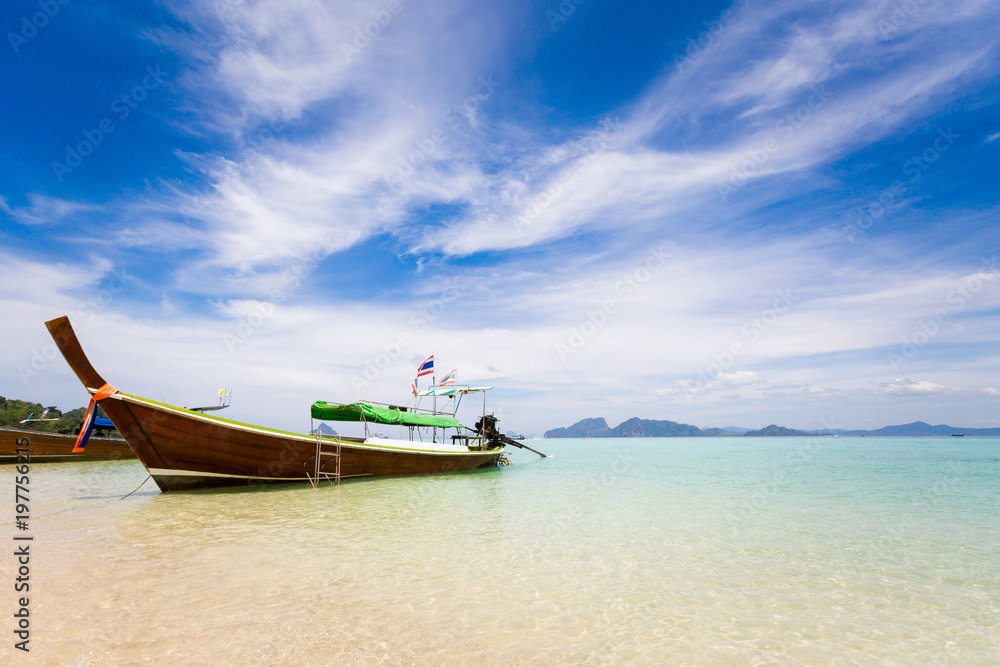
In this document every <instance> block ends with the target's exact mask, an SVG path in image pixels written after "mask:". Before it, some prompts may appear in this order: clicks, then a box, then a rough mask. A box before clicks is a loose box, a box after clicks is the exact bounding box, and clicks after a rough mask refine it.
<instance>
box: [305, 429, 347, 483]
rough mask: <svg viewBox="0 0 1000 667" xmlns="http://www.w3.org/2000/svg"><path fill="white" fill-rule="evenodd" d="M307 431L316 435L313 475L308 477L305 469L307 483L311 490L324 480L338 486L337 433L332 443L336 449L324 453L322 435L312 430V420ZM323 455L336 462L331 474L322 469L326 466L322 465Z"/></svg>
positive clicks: (338, 452) (338, 446) (339, 440)
mask: <svg viewBox="0 0 1000 667" xmlns="http://www.w3.org/2000/svg"><path fill="white" fill-rule="evenodd" d="M309 430H310V431H312V432H313V433H315V434H316V457H315V464H314V470H313V474H312V475H310V474H309V470H308V469H306V477H308V478H309V483H310V484H312V486H313V488H314V489H315V488H316V487H317V486H319V482H320V479H325V480H326V481H328V482H330V484H333V485H335V486H340V461H341V439H340V434H339V433H338V434H336V435H335V436H334V438H335V440H334V443H335V444H336V448H335V449H334V451H332V452H330V451H327V452H324V451H323V444H324V443H323V433H322V431H320V430H319V429H316V428H312V420H310V429H309ZM324 455H326V456H327V457H332V458H334V460H335V461H336V464H337V465H336V467H335V468H334V470H333V472H328V471H327V470H325V469H324V468H326V464H324V463H323V456H324Z"/></svg>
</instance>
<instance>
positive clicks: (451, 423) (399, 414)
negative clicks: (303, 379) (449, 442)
mask: <svg viewBox="0 0 1000 667" xmlns="http://www.w3.org/2000/svg"><path fill="white" fill-rule="evenodd" d="M312 416H313V419H321V420H324V421H326V420H329V421H341V422H360V421H366V422H371V423H373V424H399V425H401V426H436V427H437V428H463V426H462V425H461V424H460V423H459V421H458V420H457V419H455V418H454V417H442V416H440V415H427V414H419V413H416V412H403V411H401V410H397V409H395V408H380V407H377V406H374V405H371V404H370V403H327V402H326V401H316V402H315V403H313V405H312Z"/></svg>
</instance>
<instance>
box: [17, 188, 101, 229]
mask: <svg viewBox="0 0 1000 667" xmlns="http://www.w3.org/2000/svg"><path fill="white" fill-rule="evenodd" d="M27 198H28V205H27V206H11V205H10V203H9V202H8V200H7V198H6V197H0V211H3V212H4V213H6V214H7V215H9V216H10V217H11V218H13V219H14V220H15V221H17V222H19V223H20V224H22V225H56V224H59V223H62V222H64V221H67V220H72V219H73V218H74V217H75V216H78V215H80V214H84V213H93V212H94V211H98V210H100V208H101V207H100V206H98V205H96V204H91V203H89V202H80V201H70V200H66V199H60V198H58V197H50V196H48V195H43V194H37V193H32V194H29V195H28V197H27Z"/></svg>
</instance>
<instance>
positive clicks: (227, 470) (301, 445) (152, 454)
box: [46, 317, 503, 491]
mask: <svg viewBox="0 0 1000 667" xmlns="http://www.w3.org/2000/svg"><path fill="white" fill-rule="evenodd" d="M46 326H47V327H48V328H49V331H50V333H51V334H52V337H53V339H54V340H55V341H56V345H57V346H58V347H59V350H60V352H62V355H63V357H64V358H65V359H66V361H67V362H68V363H69V365H70V367H71V368H72V369H73V371H74V372H75V373H76V375H77V377H78V378H80V381H81V382H83V384H84V386H85V387H86V388H87V390H88V391H90V392H91V393H94V392H95V391H96V390H97V389H98V388H99V387H101V386H103V385H104V384H105V382H104V379H103V378H102V377H101V376H100V375H99V374H98V373H97V371H95V370H94V368H93V367H92V366H91V365H90V361H89V360H88V359H87V357H86V355H84V353H83V349H82V348H81V347H80V344H79V341H78V340H77V338H76V335H75V333H74V332H73V328H72V326H71V325H70V323H69V320H68V319H67V318H65V317H61V318H58V319H56V320H52V321H50V322H47V323H46ZM101 408H102V409H103V410H104V412H105V414H107V415H108V417H109V418H110V419H111V421H112V422H113V423H114V425H115V428H117V429H118V431H119V432H120V433H121V434H122V435H123V436H124V437H125V440H126V441H127V442H128V444H129V445H130V446H131V448H132V450H133V451H134V452H135V454H136V455H137V456H138V457H139V460H140V461H141V462H142V464H143V465H144V466H146V469H147V470H148V471H149V474H150V475H151V476H152V477H153V480H154V481H155V482H156V484H157V486H159V487H160V489H161V490H163V491H177V490H183V489H198V488H211V487H222V486H241V485H243V486H245V485H251V486H252V485H259V484H269V483H288V482H302V481H308V480H309V478H310V476H315V472H316V469H317V466H316V457H317V454H318V455H319V457H320V461H321V465H320V466H319V470H320V472H321V473H329V474H332V473H333V472H335V470H336V463H337V460H336V459H337V457H336V456H335V454H336V453H337V440H336V439H331V438H324V439H323V440H322V441H319V442H318V441H317V438H316V436H311V435H304V434H297V433H290V432H285V431H277V430H274V429H268V428H264V427H260V426H253V425H251V424H243V423H240V422H234V421H231V420H228V419H222V418H220V417H215V416H212V415H206V414H203V413H201V412H195V411H193V410H187V409H185V408H180V407H177V406H173V405H167V404H165V403H158V402H156V401H151V400H149V399H145V398H140V397H138V396H132V395H129V394H125V393H121V392H119V393H117V394H114V395H112V396H111V397H109V398H106V399H104V400H103V401H101ZM382 442H384V443H385V444H381V443H374V442H372V441H371V440H369V441H364V440H361V439H360V438H341V439H340V448H339V452H340V457H339V458H340V477H341V478H350V477H368V476H375V475H403V474H425V473H435V472H451V471H459V470H471V469H474V468H485V467H493V466H495V465H496V463H497V459H498V458H499V457H500V455H501V454H502V452H503V447H496V448H493V449H490V450H486V451H472V450H468V449H466V448H455V447H454V446H450V445H439V446H435V445H432V444H427V443H416V442H414V443H409V442H400V441H388V442H386V441H382ZM88 449H89V445H88ZM460 449H461V451H460Z"/></svg>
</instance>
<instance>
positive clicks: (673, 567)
mask: <svg viewBox="0 0 1000 667" xmlns="http://www.w3.org/2000/svg"><path fill="white" fill-rule="evenodd" d="M533 446H535V447H536V448H539V449H542V450H543V451H546V452H549V453H553V454H555V457H554V458H551V459H545V460H541V459H538V457H536V456H534V455H533V454H529V453H527V452H520V451H517V452H516V453H514V454H513V455H512V458H513V459H514V462H515V465H514V466H512V467H509V468H505V469H497V470H488V471H476V472H472V473H460V474H452V475H436V476H423V477H406V478H389V479H379V480H356V481H349V482H344V483H343V484H342V485H341V486H340V487H339V488H337V487H332V486H323V487H320V488H319V489H312V488H311V487H310V486H308V485H298V486H283V487H268V488H267V489H266V490H264V491H248V490H242V489H241V490H239V491H210V492H190V493H174V494H160V493H159V492H157V491H156V490H155V486H154V485H153V483H152V481H148V482H146V484H145V485H144V486H143V487H142V488H141V489H140V490H139V491H138V492H136V493H135V494H133V495H131V496H129V497H128V498H125V499H120V497H121V496H123V495H125V494H126V493H128V492H129V491H131V490H133V489H134V488H135V487H136V486H138V485H139V484H140V483H141V482H142V481H143V480H144V479H145V478H146V472H145V470H144V469H143V468H142V466H141V465H139V464H138V463H135V462H125V461H120V462H107V463H100V462H95V463H80V464H76V463H74V464H61V465H60V464H51V465H35V466H33V468H32V481H31V485H32V500H33V502H32V505H31V511H32V522H31V534H33V535H34V536H35V540H34V542H33V543H32V547H31V548H32V555H33V560H32V590H31V607H30V609H31V618H32V631H33V634H32V642H31V647H32V652H31V654H30V662H34V663H37V664H70V663H74V662H76V664H130V663H134V662H137V661H140V660H149V661H159V662H162V663H164V664H176V663H185V664H219V663H222V662H225V663H235V662H243V663H264V662H268V663H272V662H276V663H297V664H327V663H334V662H346V663H348V664H418V665H431V664H435V665H436V664H455V665H459V664H470V663H485V664H524V665H552V664H592V665H597V664H601V665H603V664H628V665H652V664H672V665H676V664H692V665H694V664H699V665H702V664H722V665H758V664H761V665H762V664H789V665H795V664H842V665H994V664H998V662H1000V555H998V554H1000V439H980V438H962V439H961V440H958V439H948V438H938V439H901V438H900V439H875V438H857V439H850V438H814V439H805V438H767V439H759V438H757V439H750V438H725V439H709V438H703V439H695V438H692V439H688V438H666V439H628V440H546V441H536V442H535V443H533ZM2 474H3V475H4V476H5V479H7V480H8V482H7V483H8V484H9V485H10V488H13V470H12V469H11V468H10V467H9V466H7V467H5V468H4V469H3V470H2ZM10 511H13V507H11V508H10ZM8 525H11V524H8ZM9 532H10V533H11V534H13V532H14V529H13V528H10V529H9ZM8 539H9V538H8ZM13 560H14V559H13V558H12V557H10V556H8V557H3V558H0V568H2V569H3V574H4V576H5V577H8V579H6V580H7V581H10V580H11V578H12V576H13V575H12V572H13V568H14V562H13ZM9 590H10V589H9V588H8V591H9ZM5 597H6V599H5V601H4V605H5V608H10V609H13V607H14V605H15V601H14V599H15V598H14V593H12V592H9V593H8V594H7V595H6V596H5ZM3 616H4V617H6V618H8V621H7V622H6V625H8V626H10V627H3V628H2V629H3V633H4V635H5V636H8V637H10V636H11V635H10V630H11V629H13V624H12V621H11V616H10V613H9V612H8V613H4V614H3ZM11 643H12V642H10V641H7V642H5V646H4V647H3V649H2V650H0V655H4V656H6V655H8V654H9V653H13V651H12V650H11ZM18 653H19V652H18ZM4 662H6V659H4Z"/></svg>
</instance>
